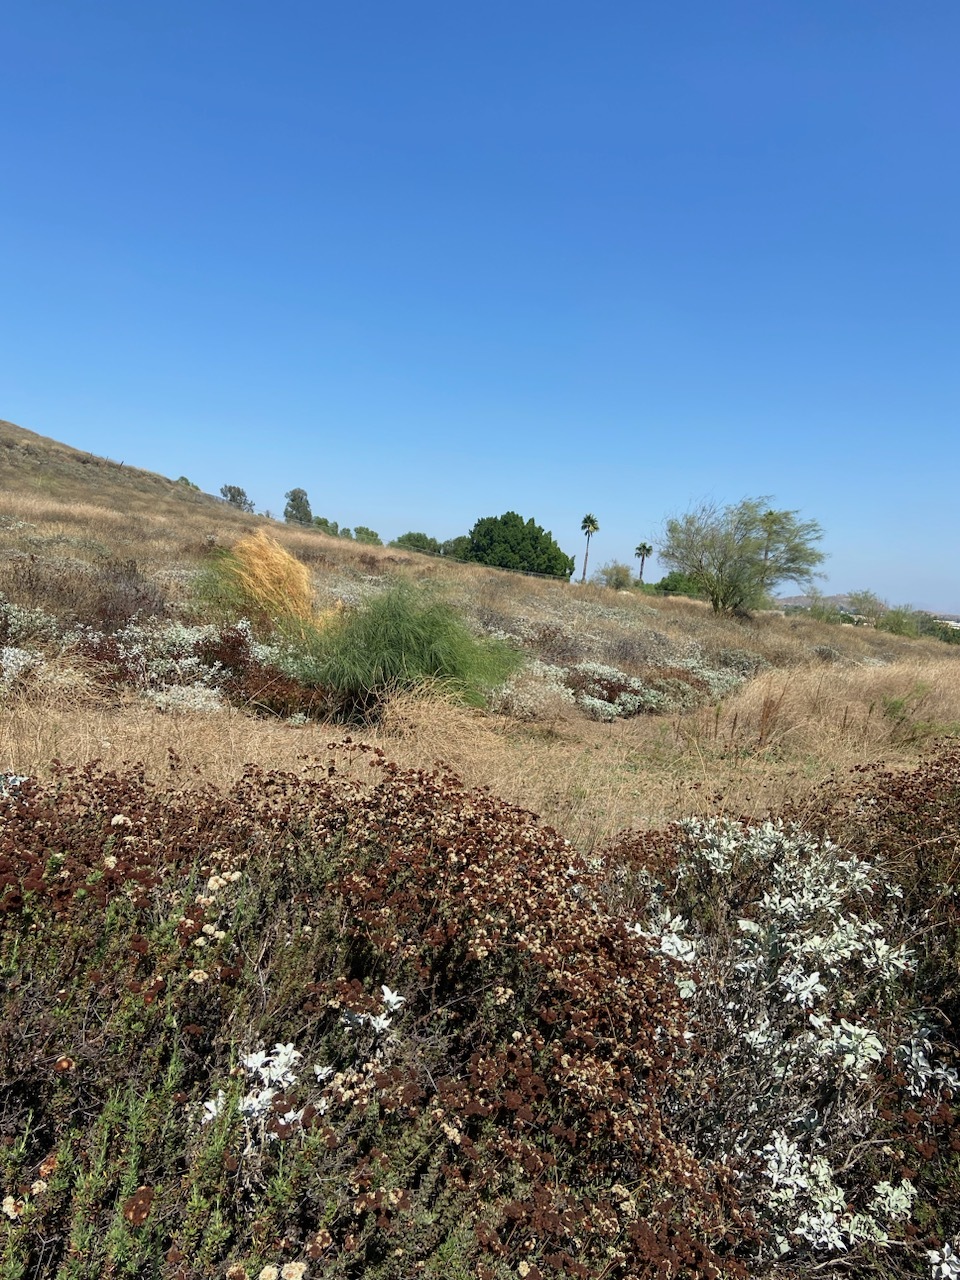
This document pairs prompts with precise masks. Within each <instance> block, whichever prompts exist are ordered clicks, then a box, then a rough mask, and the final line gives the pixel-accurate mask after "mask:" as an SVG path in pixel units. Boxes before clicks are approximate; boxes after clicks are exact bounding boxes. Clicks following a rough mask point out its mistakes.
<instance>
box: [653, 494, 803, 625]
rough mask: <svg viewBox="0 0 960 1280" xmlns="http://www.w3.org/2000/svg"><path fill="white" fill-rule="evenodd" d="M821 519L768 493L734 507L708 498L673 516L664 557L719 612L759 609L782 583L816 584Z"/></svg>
mask: <svg viewBox="0 0 960 1280" xmlns="http://www.w3.org/2000/svg"><path fill="white" fill-rule="evenodd" d="M822 537H823V530H822V529H821V527H820V525H819V524H818V523H817V521H816V520H801V519H800V513H799V512H798V511H775V510H773V509H772V508H771V506H770V499H769V498H768V497H762V498H744V499H743V500H742V501H741V502H738V503H736V504H735V505H732V506H728V507H717V506H715V505H714V504H712V503H703V504H701V505H700V506H698V507H695V508H694V509H693V510H692V511H688V512H687V513H686V515H683V516H679V517H677V518H675V519H672V520H668V521H667V523H666V530H665V535H664V539H663V541H662V543H661V544H660V547H659V556H660V559H661V560H662V561H663V563H664V564H665V565H667V566H668V568H670V569H675V570H678V571H679V572H680V573H682V574H684V575H686V577H687V578H688V579H690V580H691V581H692V582H694V583H696V584H697V587H698V588H699V590H700V591H701V592H702V593H703V595H704V596H706V598H707V599H708V600H709V601H710V603H711V605H712V606H713V610H714V612H715V613H737V612H740V611H746V610H750V609H753V608H757V607H758V606H759V605H761V604H762V603H763V602H764V600H765V599H767V598H768V596H769V593H770V591H772V589H773V588H774V587H775V586H777V585H778V584H779V583H781V582H795V583H796V584H797V585H798V586H800V587H805V586H808V585H810V583H811V582H812V581H813V579H814V578H815V577H816V576H817V574H816V573H815V572H814V571H815V569H816V566H817V565H819V564H821V563H822V561H823V558H824V557H823V552H822V551H820V550H819V549H818V548H817V547H816V546H815V545H814V544H815V543H817V542H819V541H820V539H821V538H822Z"/></svg>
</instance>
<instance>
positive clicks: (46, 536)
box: [0, 424, 960, 848]
mask: <svg viewBox="0 0 960 1280" xmlns="http://www.w3.org/2000/svg"><path fill="white" fill-rule="evenodd" d="M3 446H5V447H3ZM84 459H88V460H87V461H84ZM0 464H2V465H0V484H2V488H0V591H2V592H4V593H5V594H7V595H8V597H9V598H11V599H17V602H18V603H23V604H25V605H30V606H34V607H42V606H43V604H44V600H45V598H46V597H47V596H48V595H49V593H50V590H51V583H54V584H59V585H61V586H62V584H63V583H64V582H71V583H72V585H71V587H70V592H68V593H67V595H68V597H69V599H70V600H71V601H73V600H74V599H76V601H77V602H78V604H77V608H78V610H79V608H80V606H81V605H83V604H84V602H85V601H86V599H87V596H88V595H89V594H90V593H91V592H95V591H96V590H99V589H100V588H99V587H98V585H97V580H96V577H95V576H94V577H93V578H91V576H90V575H91V573H94V571H99V570H98V566H102V565H103V564H104V563H107V562H110V563H114V562H124V563H129V562H135V564H136V567H137V571H138V573H140V574H142V575H143V576H144V578H145V579H146V580H148V581H149V583H150V584H151V586H152V588H155V589H156V591H157V592H158V593H159V594H160V596H162V599H163V600H164V601H165V602H166V607H167V608H169V610H171V611H173V613H174V614H177V612H178V611H179V612H180V613H181V614H183V613H184V611H187V614H188V613H189V609H190V608H191V604H190V602H191V599H192V593H193V583H194V580H195V577H196V573H197V571H198V570H199V569H200V568H201V567H202V565H203V564H204V562H205V558H206V557H207V556H209V553H210V551H211V549H213V548H216V547H220V548H233V547H235V546H236V545H237V543H238V542H239V541H240V539H242V538H244V537H246V538H247V540H248V542H251V541H252V542H254V543H261V544H262V543H263V542H264V539H265V531H266V532H267V533H268V534H269V538H270V539H275V542H276V544H277V545H279V546H281V547H283V548H284V549H285V550H286V551H288V552H290V553H292V554H293V555H294V556H295V557H296V558H297V560H298V561H299V562H300V566H299V568H298V570H297V574H296V577H297V581H295V582H294V581H291V582H289V583H287V584H286V586H285V588H284V591H285V596H286V598H287V600H288V604H289V605H290V612H291V613H292V614H294V615H297V616H301V617H302V616H305V615H306V614H308V613H309V612H310V611H311V610H312V611H320V612H322V611H323V610H326V609H329V608H330V607H331V606H332V605H334V604H335V603H336V602H337V601H339V600H344V599H346V601H347V603H348V604H349V603H350V602H351V600H350V597H351V593H353V592H360V591H362V590H366V589H368V588H369V587H370V585H371V584H377V583H382V582H383V581H384V580H385V579H387V578H388V577H391V576H392V577H404V578H407V579H410V580H415V581H417V582H420V583H424V584H429V585H431V586H432V587H434V588H435V589H437V590H438V591H440V592H442V594H443V595H444V596H445V598H447V599H449V600H450V601H451V602H452V603H453V604H455V605H456V606H457V607H458V608H459V609H461V610H462V611H463V613H464V614H465V615H466V616H467V617H468V618H470V619H472V620H474V621H475V622H476V624H477V625H478V626H481V627H483V628H486V629H487V630H493V631H497V630H502V631H505V632H506V633H508V634H512V635H514V636H516V635H520V636H521V637H522V638H523V640H524V643H527V641H529V643H530V644H531V645H535V646H539V651H541V652H544V651H550V649H551V646H552V647H554V648H556V649H557V650H558V651H559V650H563V651H564V652H567V651H569V652H570V653H578V654H582V655H585V656H587V657H590V658H597V657H599V658H600V660H602V661H611V660H614V659H615V660H616V664H617V665H618V667H619V668H620V669H622V670H623V671H625V672H627V673H628V674H643V673H644V672H645V671H647V670H649V669H650V666H651V663H652V662H653V661H654V656H653V655H656V654H659V653H666V652H669V653H673V654H676V653H680V652H694V651H696V652H697V653H699V654H701V655H703V656H704V658H705V659H710V658H714V657H716V656H717V655H723V654H729V653H730V652H731V651H734V652H736V653H743V654H746V655H748V657H749V656H751V655H752V657H753V658H754V659H756V660H757V661H758V662H759V661H761V660H762V663H763V664H764V665H763V669H762V670H760V671H759V673H758V674H756V675H754V676H753V677H752V678H751V679H749V680H748V681H747V682H746V683H745V684H744V685H743V686H742V687H741V688H740V689H739V691H737V692H735V693H732V694H730V695H728V696H727V697H725V698H723V699H722V700H721V701H720V702H718V703H716V704H715V705H709V706H702V707H700V708H698V709H695V710H692V711H688V712H685V713H682V714H667V715H645V716H639V717H635V718H633V719H629V720H624V721H617V722H615V723H612V724H605V723H599V722H596V721H592V720H590V719H587V718H586V717H585V716H584V715H583V714H582V713H581V712H579V711H578V710H576V709H575V708H571V707H569V706H565V705H556V706H553V707H551V706H549V705H545V707H544V710H543V713H542V714H541V715H539V716H538V717H537V718H536V719H534V720H518V719H514V718H512V717H511V716H508V715H504V714H491V713H483V712H479V711H473V710H469V709H465V708H463V707H460V706H456V705H452V704H451V703H450V702H449V701H447V700H446V699H445V698H444V697H442V696H440V695H439V694H438V693H436V692H435V691H434V692H430V691H424V692H421V693H414V694H409V693H408V694H404V695H399V696H397V697H396V698H394V699H393V700H392V701H391V702H390V703H389V704H388V706H387V707H386V710H385V713H384V714H383V716H382V718H381V719H380V721H379V722H378V723H376V724H374V725H370V726H366V727H362V728H352V729H350V730H349V731H348V730H346V729H344V728H343V727H340V726H336V725H330V724H320V723H307V724H291V723H287V722H284V721H282V720H278V719H267V718H259V717H255V716H253V715H251V714H249V713H247V712H244V711H242V710H237V709H225V710H222V711H220V712H218V713H217V714H215V715H210V714H205V713H199V712H194V713H191V712H176V713H163V712H160V711H158V710H157V709H156V708H155V707H153V706H151V705H148V704H145V703H143V702H142V701H138V700H137V698H136V697H134V696H132V695H130V696H116V695H108V694H106V693H105V692H104V690H103V689H102V688H101V687H100V686H99V685H98V683H97V681H96V680H95V678H94V675H93V673H91V672H89V671H85V670H84V669H83V666H82V664H77V663H76V662H70V661H68V660H67V659H64V658H62V657H61V658H55V657H51V660H50V661H49V662H48V665H47V667H46V669H45V671H44V673H43V677H42V679H40V678H38V679H37V680H36V681H35V682H34V683H33V684H32V685H30V686H28V687H27V688H26V689H24V690H21V691H20V692H19V693H18V694H17V695H16V696H10V697H8V698H7V699H6V701H5V704H4V705H3V708H2V713H0V767H3V768H6V769H9V770H12V771H14V772H18V773H38V774H44V773H46V772H48V771H49V769H50V766H51V762H52V761H53V760H55V759H59V760H61V761H64V762H68V763H82V762H85V761H89V760H93V759H102V760H103V761H104V762H105V763H106V764H107V765H109V766H111V767H114V766H118V765H120V764H121V763H122V762H124V761H142V762H143V763H144V766H145V768H146V770H147V772H148V773H150V774H153V775H162V774H163V773H164V772H165V771H166V770H167V769H168V768H169V761H170V758H171V756H170V753H171V752H173V753H175V754H176V756H177V757H178V758H179V759H180V761H181V762H182V767H183V768H186V769H191V770H196V772H197V775H198V776H199V777H202V778H203V779H204V780H208V781H210V782H214V783H227V782H228V781H230V780H231V779H233V778H235V777H236V776H237V775H238V774H239V773H240V772H241V770H242V769H243V766H244V765H245V764H246V763H248V762H255V763H257V764H260V765H263V766H265V767H272V768H285V769H294V770H295V769H298V768H300V767H301V763H302V760H303V758H304V757H317V756H322V755H323V754H324V751H325V749H326V747H327V744H328V743H329V742H331V741H336V740H340V739H342V738H343V737H344V736H347V734H348V732H349V734H350V736H353V737H354V738H355V739H357V738H360V739H363V740H366V741H369V742H371V743H375V744H376V745H378V746H381V747H382V748H383V749H384V750H385V751H386V752H387V753H388V755H390V756H391V757H393V758H395V759H396V760H397V761H398V762H400V763H402V764H407V765H414V766H417V767H425V768H429V767H432V766H433V765H434V764H435V763H436V762H438V761H443V762H445V763H447V764H449V765H450V766H451V767H452V768H453V769H455V770H456V771H457V772H458V773H459V774H460V775H461V776H462V777H463V778H464V780H465V781H466V782H467V783H469V784H470V785H475V786H484V787H489V788H491V789H492V790H493V791H494V792H495V793H497V794H499V795H501V796H503V797H504V798H506V799H508V800H509V801H511V802H513V803H515V804H517V805H520V806H522V807H524V808H526V809H530V810H533V811H534V812H536V813H538V814H540V815H541V816H542V817H543V819H544V820H545V821H546V822H548V823H550V824H552V825H555V826H556V827H558V828H559V829H560V830H561V831H562V832H563V833H564V834H565V835H567V836H568V838H570V839H571V840H573V841H575V842H576V843H577V844H578V845H581V846H583V847H587V848H588V847H591V846H592V845H594V844H595V843H596V842H598V841H600V840H602V839H604V838H605V837H606V836H608V835H609V834H610V833H612V832H614V831H616V830H618V829H621V828H623V827H629V826H640V827H648V826H659V825H661V824H662V823H664V822H665V821H667V820H670V819H674V818H678V817H682V816H689V815H692V814H696V813H704V812H707V811H715V810H717V809H718V808H722V809H725V810H726V811H729V812H732V813H743V814H758V815H759V814H763V813H766V812H767V811H768V810H770V809H774V808H776V807H778V806H779V805H780V804H781V803H782V802H783V801H784V800H785V799H788V798H789V799H792V800H794V801H795V802H797V803H801V804H802V801H803V797H804V796H805V795H807V794H809V792H810V791H811V789H812V788H814V787H815V786H816V785H817V784H818V783H819V782H820V781H821V780H822V779H824V778H825V777H826V776H827V775H829V774H830V773H831V772H832V771H834V770H838V771H844V770H847V769H849V768H851V767H852V766H854V765H857V764H861V763H865V762H868V761H877V760H885V761H889V762H892V763H895V764H902V765H908V764H911V763H913V762H915V761H916V759H917V758H918V757H919V756H920V755H921V754H922V753H923V752H924V751H925V750H928V749H929V748H930V747H931V746H932V745H933V744H934V743H936V742H937V741H942V740H944V739H953V738H956V737H957V736H958V735H960V647H956V648H955V647H951V646H947V645H944V644H942V643H939V642H937V641H933V640H926V641H917V640H909V639H904V638H900V637H896V636H892V635H887V634H883V633H881V632H877V631H873V630H871V629H869V628H853V627H839V626H830V625H827V624H824V623H818V622H815V621H813V620H811V619H809V618H806V617H802V616H790V617H782V616H779V615H776V614H765V615H761V616H759V617H757V618H755V619H752V620H749V621H745V622H744V621H735V620H731V619H718V618H716V617H714V615H713V614H712V613H711V611H710V609H709V608H708V607H707V606H706V605H704V604H701V603H700V602H697V601H692V600H683V599H658V598H654V597H650V596H639V595H636V594H631V593H627V594H624V593H616V592H613V591H610V590H607V589H606V588H602V587H597V586H593V585H587V586H580V585H579V584H575V583H562V582H551V581H544V580H540V579H536V578H530V577H524V576H522V575H515V574H509V573H505V572H502V571H498V570H490V569H485V568H481V567H477V566H470V565H460V564H450V563H447V562H444V561H442V560H439V559H431V558H429V557H425V556H419V555H415V554H412V553H408V552H401V551H397V550H393V549H391V548H386V547H385V548H373V547H368V546H362V545H358V544H356V543H353V542H350V541H344V540H341V539H336V538H331V537H328V536H327V535H325V534H322V533H320V532H319V531H314V530H310V529H301V528H295V527H291V526H287V525H283V524H280V523H277V522H275V521H267V520H265V519H264V518H263V517H254V516H245V515H243V514H241V513H240V512H237V511H235V510H234V509H232V508H230V507H228V506H226V505H225V504H224V503H222V502H220V501H219V500H217V499H214V498H211V497H210V496H209V495H203V494H197V493H195V492H194V491H192V490H190V489H188V488H186V487H185V486H184V485H181V484H177V483H175V482H173V481H169V480H166V479H165V478H163V477H158V476H154V475H152V474H150V473H146V472H137V471H136V470H135V469H134V468H132V467H128V466H126V465H125V466H124V467H122V468H121V467H119V466H118V465H117V464H114V463H106V462H105V461H104V460H102V459H100V460H98V459H93V460H92V461H91V460H89V455H80V454H77V453H76V451H73V450H70V449H69V448H68V447H66V446H63V445H58V444H56V442H51V441H44V440H43V439H42V438H41V437H36V436H33V435H32V434H31V433H29V432H22V431H21V429H19V428H16V427H12V426H11V425H10V424H0ZM132 514H135V516H136V518H135V519H132V518H131V515H132ZM243 545H244V544H243V543H242V542H241V543H240V546H241V549H242V547H243ZM258 590H262V591H265V592H269V587H268V586H264V585H263V584H260V585H259V586H258ZM17 591H19V593H20V595H19V597H17V596H16V594H15V593H16V592H17ZM71 593H72V594H71ZM311 596H312V599H311ZM184 616H187V615H184ZM611 655H612V656H611ZM657 660H658V661H661V662H662V661H663V659H657Z"/></svg>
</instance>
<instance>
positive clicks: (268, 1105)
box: [200, 1042, 333, 1155]
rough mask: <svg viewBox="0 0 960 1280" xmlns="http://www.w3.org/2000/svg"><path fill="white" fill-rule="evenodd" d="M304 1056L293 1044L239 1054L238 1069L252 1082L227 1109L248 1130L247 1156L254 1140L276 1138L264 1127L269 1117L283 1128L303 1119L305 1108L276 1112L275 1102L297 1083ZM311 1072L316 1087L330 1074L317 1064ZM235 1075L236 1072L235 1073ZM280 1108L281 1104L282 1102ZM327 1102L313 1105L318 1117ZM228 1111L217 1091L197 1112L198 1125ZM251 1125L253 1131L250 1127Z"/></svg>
mask: <svg viewBox="0 0 960 1280" xmlns="http://www.w3.org/2000/svg"><path fill="white" fill-rule="evenodd" d="M302 1059H303V1054H302V1053H301V1052H300V1050H299V1049H296V1048H295V1047H294V1045H293V1043H292V1042H290V1043H288V1044H283V1043H282V1042H278V1043H277V1044H275V1045H274V1046H273V1048H272V1049H256V1050H252V1051H251V1052H250V1053H242V1054H241V1055H240V1066H241V1067H242V1068H243V1074H244V1075H245V1076H246V1077H247V1078H248V1079H249V1080H250V1081H251V1087H250V1088H249V1089H248V1090H247V1092H246V1093H244V1094H242V1095H241V1096H240V1097H239V1098H237V1099H236V1100H235V1102H234V1103H230V1104H229V1109H230V1110H231V1111H233V1110H234V1109H235V1110H236V1113H237V1114H238V1115H239V1116H240V1117H241V1118H242V1120H243V1121H244V1124H245V1126H246V1129H247V1148H246V1151H245V1153H244V1154H246V1155H249V1154H250V1153H251V1152H252V1151H253V1150H254V1149H255V1146H256V1143H255V1142H254V1138H255V1137H256V1138H257V1139H258V1140H259V1142H260V1143H261V1144H262V1142H263V1141H264V1140H266V1139H271V1138H274V1137H276V1134H275V1133H274V1132H273V1131H272V1130H270V1129H268V1128H267V1127H266V1122H267V1120H268V1118H270V1117H272V1116H274V1115H276V1118H277V1119H278V1120H279V1122H280V1123H282V1124H286V1125H294V1124H299V1123H300V1121H301V1120H302V1119H303V1112H304V1107H299V1108H296V1107H290V1108H288V1109H287V1110H286V1111H284V1112H276V1109H275V1107H274V1100H275V1099H276V1098H277V1097H278V1096H281V1095H283V1094H286V1092H287V1090H289V1089H292V1088H293V1087H294V1086H295V1085H296V1084H297V1083H298V1079H299V1077H298V1074H297V1064H298V1063H300V1062H301V1061H302ZM313 1073H314V1076H315V1077H316V1080H317V1082H318V1083H319V1084H325V1083H326V1081H328V1080H329V1079H330V1077H331V1076H332V1075H333V1068H332V1067H329V1066H323V1065H321V1064H319V1063H317V1064H315V1065H314V1067H313ZM234 1074H236V1073H234ZM281 1105H283V1104H282V1103H281ZM327 1105H328V1104H327V1101H326V1099H325V1098H320V1099H318V1100H317V1102H316V1103H314V1108H315V1110H316V1111H317V1112H318V1113H319V1114H320V1115H323V1113H324V1112H325V1111H326V1110H327ZM227 1108H228V1098H227V1095H226V1093H225V1092H224V1090H223V1089H218V1090H217V1092H216V1094H215V1095H214V1096H213V1097H212V1098H208V1099H207V1101H205V1102H204V1103H203V1104H202V1106H201V1109H200V1123H201V1125H205V1124H209V1123H210V1122H211V1121H212V1120H216V1118H217V1117H218V1116H220V1115H222V1114H223V1113H224V1111H225V1110H226V1109H227ZM251 1124H252V1125H254V1126H255V1129H252V1128H251Z"/></svg>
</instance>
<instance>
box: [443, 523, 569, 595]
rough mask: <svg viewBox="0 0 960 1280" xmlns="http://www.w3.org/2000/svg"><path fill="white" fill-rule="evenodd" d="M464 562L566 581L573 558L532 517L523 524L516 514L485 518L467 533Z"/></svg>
mask: <svg viewBox="0 0 960 1280" xmlns="http://www.w3.org/2000/svg"><path fill="white" fill-rule="evenodd" d="M464 550H465V554H464V555H463V559H464V560H470V561H473V562H474V563H475V564H489V565H494V566H496V567H498V568H501V569H520V570H523V571H524V572H526V573H546V574H551V575H555V576H556V577H558V578H569V577H570V575H571V573H573V569H574V560H573V556H568V555H565V554H564V552H563V551H561V550H560V548H559V546H558V545H557V543H556V542H554V540H553V535H552V534H551V533H547V532H545V531H544V530H543V529H542V528H541V527H540V525H538V524H537V523H536V521H535V520H534V519H533V518H532V517H531V518H530V519H529V520H524V518H523V516H520V515H517V513H516V511H506V512H504V514H503V515H502V516H484V517H483V519H481V520H478V521H477V523H476V524H475V525H474V526H473V528H472V529H471V530H470V534H469V545H468V546H467V547H466V548H464Z"/></svg>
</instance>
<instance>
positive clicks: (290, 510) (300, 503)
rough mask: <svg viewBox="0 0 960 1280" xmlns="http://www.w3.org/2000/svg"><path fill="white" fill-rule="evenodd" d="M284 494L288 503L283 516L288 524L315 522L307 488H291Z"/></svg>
mask: <svg viewBox="0 0 960 1280" xmlns="http://www.w3.org/2000/svg"><path fill="white" fill-rule="evenodd" d="M283 496H284V497H285V498H286V500H287V505H286V506H285V507H284V508H283V518H284V520H286V522H287V524H313V512H312V511H311V510H310V499H309V498H308V497H307V491H306V489H291V490H290V492H289V493H285V494H284V495H283Z"/></svg>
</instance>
